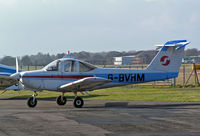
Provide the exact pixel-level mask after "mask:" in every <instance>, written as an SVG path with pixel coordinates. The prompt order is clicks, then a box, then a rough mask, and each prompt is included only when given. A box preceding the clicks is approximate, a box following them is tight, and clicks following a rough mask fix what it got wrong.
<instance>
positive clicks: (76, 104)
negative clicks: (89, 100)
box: [73, 96, 84, 108]
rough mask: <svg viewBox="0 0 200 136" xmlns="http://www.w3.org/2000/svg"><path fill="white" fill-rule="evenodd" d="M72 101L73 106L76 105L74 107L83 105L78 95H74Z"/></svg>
mask: <svg viewBox="0 0 200 136" xmlns="http://www.w3.org/2000/svg"><path fill="white" fill-rule="evenodd" d="M73 103H74V107H76V108H82V107H83V105H84V101H83V99H82V98H81V97H78V96H77V97H75V99H74V102H73Z"/></svg>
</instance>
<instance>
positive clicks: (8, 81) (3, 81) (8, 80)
mask: <svg viewBox="0 0 200 136" xmlns="http://www.w3.org/2000/svg"><path fill="white" fill-rule="evenodd" d="M17 83H18V81H17V80H16V79H14V78H12V77H10V76H0V88H1V89H4V88H7V87H9V86H12V85H15V84H17Z"/></svg>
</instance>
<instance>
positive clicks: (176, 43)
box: [156, 40, 190, 50]
mask: <svg viewBox="0 0 200 136" xmlns="http://www.w3.org/2000/svg"><path fill="white" fill-rule="evenodd" d="M189 43H190V42H188V41H187V40H174V41H168V42H166V43H165V44H161V45H156V47H157V48H156V49H160V48H162V50H167V48H168V47H176V50H179V49H180V48H182V47H185V46H186V45H187V44H189Z"/></svg>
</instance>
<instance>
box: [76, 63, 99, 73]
mask: <svg viewBox="0 0 200 136" xmlns="http://www.w3.org/2000/svg"><path fill="white" fill-rule="evenodd" d="M95 68H96V67H94V66H91V65H89V64H86V63H83V62H79V71H80V72H88V71H90V70H93V69H95Z"/></svg>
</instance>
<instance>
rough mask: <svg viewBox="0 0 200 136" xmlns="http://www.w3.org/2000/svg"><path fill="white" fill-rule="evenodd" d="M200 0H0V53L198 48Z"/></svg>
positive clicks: (0, 54)
mask: <svg viewBox="0 0 200 136" xmlns="http://www.w3.org/2000/svg"><path fill="white" fill-rule="evenodd" d="M199 7H200V0H0V57H3V56H5V55H11V56H23V55H26V54H30V55H32V54H36V53H38V52H42V53H50V54H57V53H63V52H67V50H70V51H71V52H79V51H90V52H99V51H112V50H116V51H129V50H147V49H155V47H154V45H156V44H161V43H165V42H166V41H168V40H174V39H187V40H189V41H191V42H192V43H191V44H190V45H189V46H190V48H198V49H200V8H199Z"/></svg>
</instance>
